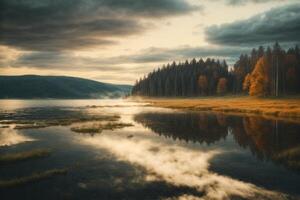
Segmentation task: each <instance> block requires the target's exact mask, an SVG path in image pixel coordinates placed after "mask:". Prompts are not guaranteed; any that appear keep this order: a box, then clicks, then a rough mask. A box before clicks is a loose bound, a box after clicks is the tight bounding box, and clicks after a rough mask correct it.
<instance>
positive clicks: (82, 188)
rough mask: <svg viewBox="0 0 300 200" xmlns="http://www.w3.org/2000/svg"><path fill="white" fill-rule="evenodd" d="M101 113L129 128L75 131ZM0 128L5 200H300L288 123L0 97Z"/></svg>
mask: <svg viewBox="0 0 300 200" xmlns="http://www.w3.org/2000/svg"><path fill="white" fill-rule="evenodd" d="M103 116H105V117H107V116H118V117H120V118H118V123H119V122H120V123H121V122H122V123H127V124H131V126H126V127H119V128H116V129H113V128H112V129H105V130H102V132H101V133H100V132H99V133H93V130H92V131H89V132H88V133H80V132H74V131H72V130H73V129H72V127H74V126H79V125H84V126H88V125H87V124H91V123H97V120H103V119H102V118H103ZM114 120H115V119H114ZM109 123H114V122H113V121H112V122H109ZM28 124H30V126H32V127H30V126H26V125H28ZM39 124H42V126H37V125H39ZM20 125H21V127H20ZM24 126H25V128H24ZM0 127H1V128H0V197H1V200H6V199H8V200H13V199H31V200H32V199H85V200H86V199H87V200H88V199H143V200H144V199H149V200H150V199H151V200H152V199H182V200H185V199H270V200H271V199H272V200H273V199H300V125H299V124H295V123H291V122H284V121H274V120H269V119H265V118H260V117H249V116H244V117H238V116H228V115H222V114H213V113H207V112H185V111H178V110H170V109H163V108H156V107H150V106H149V105H147V104H142V103H135V102H129V101H123V100H1V101H0ZM18 127H20V128H18ZM24 152H46V153H44V154H42V155H39V154H38V153H34V155H35V156H32V157H30V156H29V157H27V158H26V155H27V156H28V154H26V153H25V154H24Z"/></svg>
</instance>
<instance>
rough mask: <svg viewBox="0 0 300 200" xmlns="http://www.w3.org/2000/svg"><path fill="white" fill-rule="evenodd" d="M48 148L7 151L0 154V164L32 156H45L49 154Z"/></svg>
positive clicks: (31, 157)
mask: <svg viewBox="0 0 300 200" xmlns="http://www.w3.org/2000/svg"><path fill="white" fill-rule="evenodd" d="M50 153H51V152H50V150H49V149H34V150H31V151H24V152H20V153H9V154H4V155H0V164H8V163H12V162H16V161H21V160H28V159H33V158H41V157H47V156H49V155H50Z"/></svg>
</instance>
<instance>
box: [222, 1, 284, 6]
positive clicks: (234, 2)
mask: <svg viewBox="0 0 300 200" xmlns="http://www.w3.org/2000/svg"><path fill="white" fill-rule="evenodd" d="M284 1H287V0H225V2H226V3H227V4H229V5H233V6H239V5H246V4H247V3H268V2H284Z"/></svg>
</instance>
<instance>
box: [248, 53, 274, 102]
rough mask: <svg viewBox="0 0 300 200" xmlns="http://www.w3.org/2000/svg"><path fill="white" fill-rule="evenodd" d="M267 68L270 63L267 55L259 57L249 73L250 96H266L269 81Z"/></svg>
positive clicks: (268, 68)
mask: <svg viewBox="0 0 300 200" xmlns="http://www.w3.org/2000/svg"><path fill="white" fill-rule="evenodd" d="M269 70H270V63H269V61H268V59H267V57H266V56H263V57H261V58H260V59H259V60H258V61H257V63H256V65H255V68H254V70H253V71H252V73H251V77H250V90H249V94H250V95H251V96H266V95H267V94H268V92H269V90H268V87H269V81H270V77H269V74H270V73H269Z"/></svg>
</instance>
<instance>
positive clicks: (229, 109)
mask: <svg viewBox="0 0 300 200" xmlns="http://www.w3.org/2000/svg"><path fill="white" fill-rule="evenodd" d="M134 100H135V101H143V102H148V103H150V104H151V105H152V106H157V107H165V108H175V109H189V110H195V111H213V112H222V113H228V114H243V115H245V114H247V115H262V116H265V117H268V118H276V119H282V120H290V121H294V122H298V123H300V97H299V96H294V97H293V96H291V97H285V98H278V99H277V98H276V99H275V98H254V97H246V96H245V97H243V96H239V97H207V98H136V99H134Z"/></svg>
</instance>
